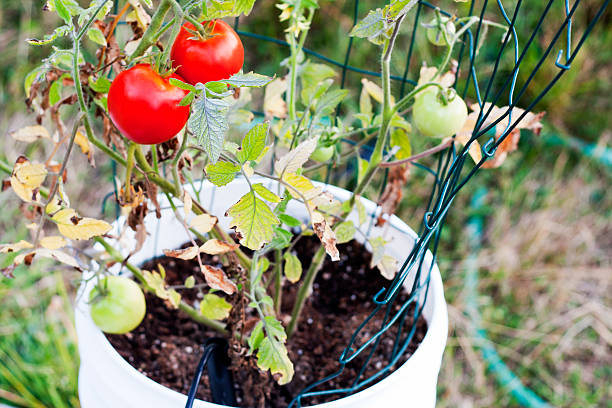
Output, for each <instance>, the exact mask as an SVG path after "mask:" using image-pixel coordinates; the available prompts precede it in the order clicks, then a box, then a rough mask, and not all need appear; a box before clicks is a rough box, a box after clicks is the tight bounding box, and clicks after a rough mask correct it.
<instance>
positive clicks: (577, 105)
mask: <svg viewBox="0 0 612 408" xmlns="http://www.w3.org/2000/svg"><path fill="white" fill-rule="evenodd" d="M43 3H44V2H43V1H42V0H23V1H20V0H3V1H2V5H1V6H0V27H1V29H0V55H1V56H2V58H0V134H1V135H2V136H3V137H5V139H4V140H5V142H4V143H3V144H2V145H1V146H0V158H3V159H7V160H8V161H9V162H13V161H14V160H15V158H16V155H17V152H21V151H23V150H24V148H25V145H17V146H15V145H14V142H13V141H12V139H10V138H8V137H6V134H7V132H8V131H10V130H14V129H17V128H19V127H21V126H23V125H26V124H32V123H33V120H34V119H33V114H32V113H31V112H26V111H25V105H24V98H25V96H24V93H23V78H24V76H25V75H26V73H27V72H29V70H31V69H32V68H33V67H34V66H35V64H37V63H38V62H39V61H40V59H41V58H42V57H43V56H44V54H45V51H46V50H45V49H39V48H33V47H29V46H27V44H26V43H25V39H26V38H29V37H40V36H41V35H42V34H44V33H46V32H48V31H50V27H53V26H54V25H55V24H56V23H57V21H55V17H54V16H52V15H48V14H47V13H44V12H43V11H42V6H43ZM321 3H322V5H323V9H322V11H321V13H319V15H318V17H317V18H316V19H315V21H314V23H313V24H314V28H313V30H312V34H311V37H310V38H309V40H308V44H307V46H308V47H310V48H312V49H314V50H317V51H318V52H320V53H322V54H324V55H325V56H329V57H333V58H335V59H338V60H341V59H342V58H343V57H344V52H345V49H346V44H347V41H348V37H346V35H345V33H346V32H348V31H349V30H350V27H351V26H352V10H353V2H352V1H335V2H333V1H324V0H321ZM377 3H380V2H377V1H374V0H369V1H363V0H362V1H361V9H360V10H361V13H362V14H363V13H365V10H367V9H368V8H369V7H371V6H373V5H375V4H377ZM449 3H450V4H449ZM507 3H510V2H507ZM542 3H544V2H536V1H533V2H530V5H529V7H528V8H527V7H526V8H525V11H526V12H525V13H524V14H523V15H521V17H520V20H519V21H520V24H519V35H520V36H521V37H525V36H528V35H529V34H530V33H531V30H532V29H533V27H534V26H535V24H536V23H537V20H536V18H537V17H538V16H539V14H540V13H539V10H540V9H541V8H543V7H544V4H542ZM557 3H558V4H557V6H559V7H556V8H555V9H554V10H553V14H552V16H551V17H550V18H549V20H548V21H549V22H550V23H549V24H545V25H544V26H543V30H542V32H541V35H539V37H538V38H539V40H538V43H537V45H536V47H535V48H534V49H533V50H532V52H530V53H529V54H528V59H527V60H526V62H525V64H526V65H527V66H532V65H533V64H534V62H535V58H537V57H538V55H539V53H541V51H542V49H543V48H544V47H545V46H546V44H547V41H549V40H550V38H551V36H552V33H553V32H554V31H553V30H556V28H557V27H558V25H555V24H554V21H555V19H557V21H560V19H561V18H562V16H563V11H562V8H561V7H560V6H561V4H562V2H557ZM583 3H584V8H582V9H581V12H580V13H579V14H578V15H577V16H576V19H575V22H574V26H575V27H577V29H578V30H580V28H581V27H584V26H585V24H586V22H587V21H589V19H590V18H591V17H592V15H593V13H594V12H595V10H596V8H597V7H598V6H599V4H600V2H599V1H583ZM441 6H448V7H449V8H448V10H449V11H451V12H452V11H456V12H457V13H458V14H462V12H464V7H466V6H465V5H462V4H461V3H452V2H444V4H443V5H441ZM491 8H492V9H494V8H493V7H491ZM527 11H528V12H527ZM272 13H276V10H275V8H274V2H273V1H272V0H259V1H258V3H257V5H256V9H255V11H254V13H253V15H252V16H250V17H249V19H248V21H247V23H246V24H247V25H246V26H244V25H241V28H244V29H248V30H249V31H252V32H257V33H258V34H263V35H268V36H271V37H275V38H282V28H281V27H280V26H278V25H276V24H272V23H271V21H274V18H275V17H271V15H272ZM611 21H612V19H611V13H610V11H608V13H607V15H606V16H604V21H602V22H600V24H599V26H598V27H597V28H596V30H595V31H594V32H593V34H592V35H591V37H590V39H589V41H588V42H587V44H586V46H585V48H584V49H583V52H582V54H581V55H580V57H579V58H578V59H577V60H576V61H575V62H574V65H573V69H572V70H571V71H570V72H569V73H568V74H567V75H566V76H565V77H564V78H563V79H562V81H561V82H560V83H559V84H558V85H557V86H556V88H554V90H553V91H552V92H551V93H549V94H548V96H547V97H546V98H545V99H544V100H543V101H542V104H541V105H540V106H539V108H538V110H546V111H547V112H548V113H547V115H546V118H545V119H546V125H545V128H544V130H543V132H542V134H541V135H540V136H533V135H527V134H524V135H523V138H522V139H521V143H520V152H517V153H515V154H514V155H512V156H511V158H510V159H509V160H507V161H506V162H505V163H504V166H503V167H501V168H500V169H498V170H488V171H483V172H481V173H480V175H479V176H477V177H476V178H475V179H474V180H473V181H472V182H471V184H470V185H468V187H467V188H466V190H465V191H464V192H463V193H462V194H461V195H460V197H459V198H458V200H457V201H456V202H455V203H454V208H453V209H452V210H451V212H450V215H449V219H448V222H447V225H446V227H445V230H444V238H443V242H442V244H443V247H442V248H441V250H440V251H439V254H440V255H439V262H440V269H441V270H442V271H443V275H444V278H445V287H446V296H447V300H448V302H449V317H450V324H451V333H450V338H449V343H448V346H447V351H446V356H445V359H444V360H443V365H442V373H441V376H440V379H439V405H440V406H442V407H446V406H448V407H471V406H476V407H490V406H517V403H516V402H515V401H514V400H512V399H511V397H510V396H509V394H508V392H507V389H505V388H504V387H502V386H500V385H499V384H498V383H497V382H496V381H495V379H494V377H493V376H492V375H491V372H490V371H489V370H488V369H487V363H486V361H485V360H483V358H482V356H481V354H480V352H479V350H478V348H477V347H478V346H479V345H481V344H480V343H479V342H478V341H477V340H476V338H475V337H474V335H473V329H474V326H473V322H472V321H471V319H470V318H469V317H468V316H467V315H466V313H465V310H466V304H467V303H468V302H469V301H470V296H469V294H470V292H469V291H468V290H467V288H466V286H465V271H466V267H467V263H466V258H467V254H468V253H469V252H470V249H469V248H470V247H469V242H468V238H467V237H468V235H467V234H468V228H467V227H466V224H467V221H468V219H469V218H470V217H471V216H474V215H479V216H484V220H485V229H484V233H483V247H482V250H481V251H480V252H478V253H477V262H476V266H477V268H478V271H479V276H480V280H479V287H478V290H479V296H478V298H477V299H476V302H477V305H478V307H479V309H480V312H481V314H482V317H483V325H484V328H485V329H486V330H488V332H489V334H490V339H491V341H492V342H493V344H494V346H495V347H496V348H497V350H498V352H499V353H500V355H501V356H502V358H503V359H504V360H505V361H506V363H507V364H508V365H509V366H510V368H511V369H513V370H514V371H515V372H516V373H517V374H518V376H519V377H520V379H521V380H522V381H523V382H524V383H525V384H526V385H528V386H529V387H531V388H532V389H533V390H534V391H535V392H536V393H538V394H539V395H540V396H541V397H542V398H544V399H546V400H548V401H550V402H551V404H552V405H554V406H566V407H590V406H598V407H612V318H611V316H612V276H611V275H610V271H611V270H612V194H611V193H610V185H611V181H612V168H611V167H610V163H609V162H608V165H606V164H602V163H601V162H600V161H598V160H595V159H593V158H590V157H588V156H586V155H585V154H583V153H581V152H580V151H579V150H577V149H575V148H573V147H571V146H576V145H577V142H576V140H578V141H582V142H585V143H590V144H596V145H597V146H599V147H600V152H604V151H605V149H606V146H608V147H607V148H608V149H609V148H610V141H611V139H612V121H611V119H610V118H611V116H612V115H611V113H612V98H610V96H609V95H610V94H611V93H612V24H610V23H611ZM409 27H410V24H407V25H406V27H405V29H404V34H403V35H402V37H400V43H399V44H401V41H402V40H405V39H406V38H408V34H409V31H410V30H409ZM424 41H425V39H424V35H418V36H417V39H416V48H417V57H416V58H415V59H414V60H413V65H412V66H411V67H410V74H409V78H412V79H415V77H416V75H417V72H418V67H419V65H420V62H421V61H422V60H432V59H435V58H437V57H438V56H437V55H436V54H435V52H434V53H433V54H432V53H431V51H430V50H429V47H428V46H426V45H425V42H424ZM244 43H245V47H246V49H247V59H246V65H247V68H248V69H254V70H258V71H259V72H262V73H266V74H273V73H275V72H276V67H277V66H278V63H279V62H280V61H281V60H282V59H283V58H285V57H286V56H287V50H286V49H284V48H282V47H271V46H270V45H269V44H265V43H263V42H261V41H255V40H253V39H248V38H247V39H245V40H244ZM497 47H498V42H497V41H493V40H490V41H489V42H488V43H487V44H486V45H485V47H484V48H483V49H482V50H481V57H482V58H483V59H484V60H486V58H487V57H494V56H495V53H496V50H497ZM399 48H401V47H399ZM375 55H376V50H375V49H373V48H372V47H371V46H370V45H368V44H366V43H365V42H360V43H359V44H358V46H357V45H356V46H355V47H354V48H353V51H352V54H351V60H350V62H351V64H353V65H355V66H358V67H363V68H366V69H373V70H376V69H377V68H376V66H377V62H376V61H377V60H376V56H375ZM261 56H265V58H261ZM505 64H506V65H504V66H503V67H502V68H503V69H505V70H506V71H507V70H509V69H511V68H512V67H511V65H510V63H509V61H506V62H505ZM404 67H405V51H403V53H402V52H399V53H398V54H397V56H396V57H395V59H394V72H393V74H396V75H402V74H403V70H404ZM487 70H490V67H489V66H487V65H486V64H482V65H481V66H480V68H479V72H480V73H481V75H482V76H483V77H485V78H486V73H487ZM556 72H557V68H555V67H554V65H553V64H552V63H547V64H544V66H543V68H542V70H541V72H540V73H539V74H538V77H537V81H538V82H537V83H538V84H542V83H544V81H545V80H546V79H547V78H548V79H549V78H551V77H552V76H553V75H554V74H556ZM529 73H530V71H529V70H528V69H525V70H522V71H521V73H520V75H521V77H520V78H519V83H521V81H522V80H524V79H525V78H526V77H527V76H528V75H529ZM361 78H362V75H359V74H354V73H352V74H350V75H349V76H348V77H347V84H348V86H349V87H350V88H351V89H353V90H358V89H359V81H360V80H361ZM396 86H398V85H397V84H396ZM535 92H537V89H536V87H533V89H532V88H530V89H529V90H528V93H529V94H528V95H526V97H525V98H526V99H525V100H528V99H529V98H533V96H534V95H535V94H534V93H535ZM352 96H353V99H356V96H357V95H356V94H353V95H352ZM519 105H520V104H519ZM559 141H561V142H565V143H561V144H559ZM568 142H569V143H570V145H568V144H567V143H568ZM29 148H30V149H41V148H42V146H40V145H36V144H34V145H32V146H31V147H29ZM608 153H609V150H608ZM100 161H102V160H100ZM81 164H82V166H81V167H80V168H81V169H82V172H80V173H79V174H76V173H75V174H74V177H78V178H79V179H81V180H82V181H83V180H88V179H96V180H110V176H111V174H110V171H109V166H108V165H107V164H104V163H99V166H98V168H97V169H96V170H92V169H91V168H89V166H88V165H86V164H85V163H84V162H83V163H81ZM74 165H76V166H79V165H80V164H79V163H78V161H77V163H75V164H74ZM426 181H427V180H426V179H425V176H422V175H420V174H419V173H417V172H415V174H414V175H413V177H412V178H411V179H410V181H409V183H408V185H407V191H409V192H410V194H407V197H406V199H405V201H404V202H403V204H402V207H401V210H400V211H401V213H402V218H403V219H405V220H406V221H407V222H408V223H409V224H412V225H416V224H417V223H418V222H420V219H421V216H422V214H421V212H420V211H419V208H420V205H421V204H422V199H423V197H424V195H425V194H427V189H428V184H427V183H426ZM78 184H80V185H81V187H82V188H83V190H82V191H72V192H71V193H70V196H72V197H80V199H81V202H82V204H81V205H79V208H82V209H85V208H87V204H89V212H90V213H91V214H90V215H93V216H95V215H98V214H99V213H100V211H101V209H100V202H101V200H102V197H103V196H104V195H105V194H106V193H108V192H110V191H111V189H112V185H111V184H110V183H107V184H104V185H103V188H100V187H99V186H95V185H92V183H89V184H87V183H70V184H69V186H72V188H74V187H76V185H78ZM481 186H484V187H485V188H486V189H487V190H486V191H487V195H486V201H485V202H486V204H485V206H484V208H481V209H479V210H478V211H477V212H474V211H473V210H471V209H470V200H471V197H472V195H473V193H474V192H475V190H476V188H478V187H481ZM17 206H18V200H17V199H15V198H14V197H13V196H12V195H11V193H9V192H7V193H2V194H0V208H2V209H3V211H1V212H0V241H1V242H6V241H12V240H15V239H18V238H20V237H26V235H27V231H26V230H19V229H16V227H15V225H16V224H17V223H15V222H14V221H13V218H14V217H15V216H16V214H15V213H11V211H7V210H6V209H11V208H17ZM6 261H7V260H6V259H5V258H0V262H6ZM15 276H16V278H15V279H6V278H0V401H3V402H7V403H11V404H13V405H17V406H27V407H73V406H77V405H78V401H77V399H76V390H77V388H76V384H77V382H76V374H77V369H78V356H77V354H78V353H77V350H76V338H75V335H74V329H73V327H72V324H71V319H72V312H71V306H70V301H69V299H70V298H71V297H73V296H74V286H73V285H72V282H73V281H74V279H75V278H76V277H75V276H74V275H71V274H70V273H67V272H66V271H65V270H61V269H60V268H58V267H57V266H54V265H51V264H37V266H36V267H32V268H29V269H25V268H20V269H18V270H17V271H16V272H15Z"/></svg>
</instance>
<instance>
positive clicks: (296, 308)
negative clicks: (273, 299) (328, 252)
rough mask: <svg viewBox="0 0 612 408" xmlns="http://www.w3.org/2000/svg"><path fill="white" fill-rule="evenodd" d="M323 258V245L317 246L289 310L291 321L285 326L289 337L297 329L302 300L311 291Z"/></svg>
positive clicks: (302, 305)
mask: <svg viewBox="0 0 612 408" xmlns="http://www.w3.org/2000/svg"><path fill="white" fill-rule="evenodd" d="M324 260H325V248H324V247H323V245H320V246H319V249H317V252H315V254H314V256H313V258H312V262H311V264H310V266H309V267H308V271H307V272H306V275H305V276H304V281H303V282H302V284H301V286H300V289H299V290H298V293H297V296H296V298H295V303H294V304H293V310H292V311H291V321H290V322H289V325H288V326H287V336H288V337H291V335H292V334H293V333H294V332H295V330H296V329H297V324H298V322H299V320H300V315H301V314H302V309H303V308H304V302H306V299H307V298H308V296H310V294H311V293H312V284H313V283H314V280H315V278H316V277H317V273H318V272H319V270H320V269H321V266H322V265H323V261H324Z"/></svg>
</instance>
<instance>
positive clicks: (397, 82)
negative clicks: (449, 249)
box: [234, 0, 610, 407]
mask: <svg viewBox="0 0 612 408" xmlns="http://www.w3.org/2000/svg"><path fill="white" fill-rule="evenodd" d="M609 2H610V0H603V1H601V0H598V1H587V0H575V1H574V2H573V3H571V2H570V1H569V0H556V1H555V0H548V1H547V2H543V1H542V2H540V1H537V2H536V1H535V0H531V1H523V0H516V1H502V0H491V1H489V0H482V1H468V2H459V1H458V0H456V2H450V1H446V2H445V4H452V7H453V9H460V10H463V11H464V14H463V15H457V16H454V15H453V14H451V12H448V11H445V10H444V9H440V8H438V7H437V6H436V5H435V4H432V3H430V2H427V1H418V2H416V1H415V3H417V4H415V6H414V8H413V9H412V10H410V12H409V13H408V15H407V16H406V19H405V22H404V24H403V26H402V32H401V36H400V37H399V38H398V40H397V42H396V45H395V49H396V50H398V51H399V52H402V53H403V54H404V55H405V64H404V65H402V66H403V69H402V70H401V71H399V70H398V68H397V65H396V66H395V69H396V74H395V75H391V80H392V82H393V85H394V88H395V91H397V92H398V93H399V95H400V97H401V96H404V95H405V94H406V93H407V92H408V91H409V90H411V89H412V88H414V87H415V86H416V85H417V79H418V67H419V66H418V65H417V63H418V62H419V61H418V60H416V61H415V59H416V58H415V54H416V52H417V48H418V43H417V38H419V37H420V36H425V33H424V29H423V28H424V26H425V25H426V24H423V21H428V20H430V19H431V17H433V16H435V15H436V13H439V16H445V17H454V18H456V21H457V23H458V24H457V31H460V30H461V31H462V34H461V37H460V40H461V42H460V43H459V45H458V46H456V47H454V49H453V52H452V58H453V59H455V60H456V61H457V64H456V67H455V70H456V72H457V75H456V76H455V83H454V85H453V87H454V88H455V90H456V91H457V93H458V95H460V96H461V97H462V98H463V99H469V100H473V101H476V103H477V105H478V107H479V109H478V110H477V111H478V119H477V120H476V123H475V125H474V128H473V130H472V132H471V137H470V138H469V140H467V141H466V142H465V144H464V146H463V147H462V148H460V149H459V148H457V147H456V145H455V144H454V143H453V144H450V145H449V147H447V148H446V149H444V150H442V151H441V152H440V153H439V154H438V156H437V159H436V160H435V164H434V165H433V166H426V165H423V164H421V163H418V162H412V163H411V164H412V165H413V166H415V167H417V168H419V169H420V170H422V171H424V172H426V173H427V174H429V175H430V176H431V178H432V180H433V183H432V187H431V191H430V194H429V198H428V199H427V203H426V206H425V211H424V217H423V220H422V223H421V225H420V228H419V229H418V230H417V233H418V239H416V241H415V243H414V246H413V247H412V248H411V250H410V253H409V255H408V256H407V258H406V259H405V260H404V262H403V264H402V265H401V268H400V270H399V272H398V273H397V274H396V276H395V278H394V279H393V280H392V281H390V284H389V285H388V287H382V288H380V290H379V291H378V292H377V294H376V295H375V296H374V298H373V307H372V311H371V313H370V315H369V316H368V317H367V318H366V320H365V321H363V322H362V323H361V324H360V325H359V327H358V328H357V329H356V330H355V332H354V333H353V335H352V337H351V340H350V342H349V344H347V345H346V348H345V349H344V352H343V353H342V355H340V356H338V370H337V371H336V372H335V373H334V374H332V375H329V376H327V377H325V378H322V379H320V380H318V381H316V382H314V383H312V384H311V385H309V386H308V387H306V388H305V389H303V390H302V391H301V392H300V393H299V395H297V396H295V398H294V399H293V401H292V402H291V404H290V407H301V406H302V405H303V404H306V405H308V399H309V398H310V397H314V396H330V395H334V396H337V398H341V397H344V396H347V395H350V394H352V393H355V392H357V391H359V390H361V389H363V388H364V387H366V386H367V385H370V384H372V383H373V382H374V381H376V380H379V379H381V378H382V377H384V376H386V375H388V374H389V373H390V372H391V371H392V370H393V369H394V367H395V365H396V364H397V363H398V362H399V361H400V359H401V358H402V356H403V354H404V353H405V351H406V349H407V347H408V345H409V344H410V343H411V341H412V339H413V337H414V334H415V332H416V322H417V320H418V318H419V317H420V315H421V313H422V310H423V306H424V303H425V300H426V294H427V290H428V287H429V275H430V272H431V269H432V267H433V264H434V263H435V258H436V253H437V249H438V246H439V243H440V238H441V230H442V227H443V225H444V222H445V219H446V216H447V214H448V211H449V209H450V208H451V205H452V203H453V200H454V198H455V197H456V195H457V194H458V193H459V191H460V190H461V189H462V188H463V187H464V186H465V184H466V183H467V182H468V181H469V180H470V179H472V178H473V177H474V175H475V174H476V173H477V171H478V170H479V169H480V168H481V167H482V166H483V165H484V164H485V163H486V162H487V160H490V159H491V158H493V156H494V155H495V153H496V151H497V149H498V147H499V146H500V145H501V144H502V143H503V142H504V140H506V138H507V137H508V135H510V133H511V132H512V131H513V130H515V128H516V127H517V125H518V124H519V123H520V122H521V120H523V118H525V116H526V115H528V114H529V113H530V112H531V111H532V110H533V109H534V107H535V106H536V105H537V104H538V102H540V101H541V100H542V98H543V97H544V96H545V95H546V94H547V93H548V91H549V90H550V89H551V88H552V87H553V86H554V85H555V84H556V83H557V82H558V81H559V80H560V79H561V77H562V76H563V75H564V74H565V73H566V72H567V71H568V70H570V69H572V68H573V62H574V60H575V59H576V56H577V54H578V52H579V51H580V49H581V48H582V46H583V45H584V42H585V40H586V39H587V37H588V36H589V34H590V33H591V32H592V30H593V27H594V26H595V24H596V23H597V22H598V20H600V19H601V17H602V15H603V13H604V11H605V10H606V8H607V6H608V5H609ZM365 3H366V1H365V0H362V1H360V0H354V1H353V2H350V1H347V2H345V5H344V6H345V7H350V6H351V5H352V10H353V15H352V21H353V25H355V24H356V23H357V21H358V20H359V18H361V17H363V16H365V14H366V12H367V10H366V7H365V6H372V4H367V5H365V6H364V4H365ZM368 3H370V2H368ZM379 3H380V4H378V6H381V7H382V6H384V5H385V2H379ZM536 3H537V4H536ZM535 6H537V7H535ZM256 8H257V5H256ZM534 9H535V10H536V11H535V12H537V13H539V15H538V16H535V15H534ZM578 13H582V14H584V15H586V18H582V19H581V20H586V21H587V23H586V24H584V26H583V27H575V26H573V25H572V21H573V19H575V17H576V15H577V14H578ZM472 16H473V18H472V19H470V18H468V17H472ZM464 17H466V18H464ZM527 17H529V19H530V21H529V24H528V25H527V24H522V21H524V20H525V19H526V18H527ZM248 18H250V17H247V18H246V19H248ZM244 19H245V18H236V19H235V21H234V28H235V30H236V31H237V32H238V34H239V35H240V36H241V37H242V38H243V39H244V42H245V45H246V46H247V48H248V46H249V44H253V42H259V43H262V42H265V43H270V44H271V46H273V47H276V46H281V47H289V43H288V42H286V41H283V40H280V39H277V38H274V37H271V36H267V35H262V34H259V33H254V32H249V31H245V30H243V29H242V28H243V27H244V25H245V22H244V21H243V20H244ZM423 19H426V20H423ZM485 19H486V20H490V21H495V22H496V23H497V25H498V26H499V25H502V26H503V34H502V35H501V41H500V42H499V43H498V46H497V47H495V49H494V52H491V50H490V49H489V50H488V51H489V52H488V53H484V52H482V48H481V46H482V43H483V42H484V37H485V35H486V34H487V33H486V32H487V27H486V26H485V24H483V21H484V20H485ZM534 21H535V23H534ZM468 25H469V26H468ZM543 28H546V30H547V31H546V32H547V33H548V34H549V35H548V37H546V38H544V35H543V34H544V31H543ZM525 30H528V32H526V31H525ZM551 33H552V34H551ZM489 35H490V34H489ZM550 35H552V37H550ZM497 37H499V36H496V38H497ZM346 38H348V44H347V46H346V50H345V52H344V55H343V57H342V58H340V59H334V58H330V57H329V56H327V55H324V54H323V53H322V52H318V51H315V50H313V49H310V48H307V47H304V48H303V49H302V50H303V52H304V54H306V55H307V56H310V57H313V58H315V59H318V60H321V61H323V62H325V63H327V64H330V65H332V66H335V67H337V68H339V69H340V70H341V80H340V86H341V87H342V88H344V87H345V86H346V85H347V82H348V79H349V76H350V75H351V74H355V75H359V76H370V77H380V76H381V75H380V73H379V72H376V71H373V70H371V69H366V68H363V67H356V66H353V65H351V63H350V62H351V56H352V54H353V53H354V51H355V49H356V48H357V47H361V46H367V45H366V44H367V42H366V40H364V39H358V38H354V37H349V35H348V32H347V33H346ZM423 38H424V37H423ZM491 40H492V37H489V38H487V41H491ZM543 67H545V68H546V69H547V71H548V72H549V73H550V70H551V68H552V69H553V70H555V71H556V72H555V71H553V72H554V73H553V75H552V78H551V77H548V78H546V80H545V81H542V80H541V79H540V77H539V76H537V74H538V72H539V71H541V70H542V68H543ZM398 72H399V73H398ZM519 72H520V73H521V74H522V75H521V76H519ZM525 72H527V73H528V74H525ZM495 106H504V108H502V109H503V112H501V113H500V112H497V114H496V115H495V116H496V118H495V119H494V120H488V118H489V117H490V115H491V114H492V112H493V109H494V107H495ZM519 106H521V108H522V109H520V110H519V109H516V108H518V107H519ZM255 113H256V114H257V112H255ZM331 120H332V123H333V120H334V119H333V118H332V119H331ZM502 121H505V122H503V123H504V124H505V128H503V132H500V131H499V130H497V131H496V126H497V124H498V123H500V122H502ZM506 121H507V122H506ZM343 141H344V142H346V143H354V142H352V141H350V140H343ZM474 144H476V145H479V146H481V147H480V153H481V155H480V156H481V159H480V160H479V161H476V162H474V161H472V160H471V159H470V158H469V156H470V149H471V147H472V145H474ZM370 152H371V148H370V147H368V146H367V145H365V146H362V147H361V155H362V156H364V157H366V158H367V156H368V154H369V153H370ZM330 166H331V163H330ZM329 174H330V172H329V171H328V172H327V175H328V176H327V179H326V183H327V182H329V181H330V180H329ZM386 182H387V173H385V176H384V178H383V182H382V185H381V192H382V191H383V189H384V188H385V184H386ZM375 219H376V217H375V216H372V218H371V225H372V226H373V225H374V222H375ZM428 250H429V251H431V253H432V255H433V259H434V262H432V263H431V264H430V266H429V267H425V266H424V265H426V263H425V262H424V260H425V255H426V254H427V252H428ZM409 274H411V275H412V274H415V276H414V284H413V286H412V291H411V292H410V293H409V294H408V297H407V299H408V300H406V301H405V302H404V303H401V304H398V303H399V301H398V294H399V291H400V290H401V289H402V288H403V284H404V281H405V280H406V278H407V277H408V276H409ZM423 291H424V292H423ZM379 313H382V314H384V318H383V321H382V324H381V327H380V330H379V331H378V332H374V333H369V334H368V336H367V340H366V341H365V342H364V343H363V344H362V345H360V346H359V347H356V345H355V344H356V339H357V338H358V337H359V336H363V333H362V331H363V330H364V327H366V326H367V324H368V322H370V320H371V319H372V318H373V317H374V316H376V315H377V314H379ZM409 316H410V317H411V318H412V320H411V321H412V322H413V323H409V324H406V322H407V318H408V317H409ZM392 328H396V329H395V330H396V334H393V335H391V329H392ZM385 334H386V335H387V336H392V338H393V342H394V345H393V349H392V353H391V354H390V355H389V356H388V358H387V364H385V365H384V366H382V367H380V368H379V369H377V371H376V373H375V374H374V375H372V376H370V377H367V378H365V377H364V376H363V373H364V372H365V371H366V368H367V366H368V365H369V364H371V363H372V357H373V355H374V351H375V350H376V349H377V347H378V346H379V345H380V343H381V339H382V338H383V337H384V336H385ZM361 355H363V356H365V358H364V359H363V361H364V362H363V364H362V366H361V368H360V369H359V370H357V371H358V375H357V376H356V378H354V379H353V381H352V386H350V387H347V388H343V389H332V388H326V385H327V384H328V383H329V382H330V381H331V380H333V379H334V378H336V377H338V376H340V375H341V374H342V373H343V371H344V368H345V367H346V365H347V364H349V363H350V362H352V361H354V360H355V359H356V357H358V356H361ZM407 398H408V401H409V396H408V397H407ZM536 398H537V397H536Z"/></svg>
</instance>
